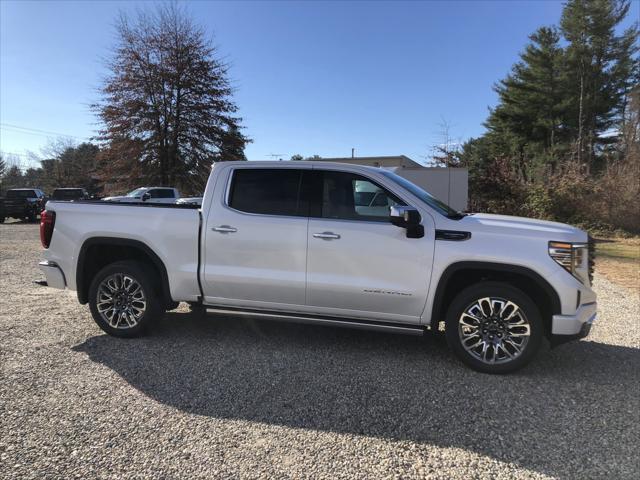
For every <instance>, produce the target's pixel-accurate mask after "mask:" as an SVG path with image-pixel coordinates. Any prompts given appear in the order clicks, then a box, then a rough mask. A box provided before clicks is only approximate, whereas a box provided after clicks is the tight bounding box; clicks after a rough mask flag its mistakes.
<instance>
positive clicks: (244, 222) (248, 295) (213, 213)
mask: <svg viewBox="0 0 640 480" xmlns="http://www.w3.org/2000/svg"><path fill="white" fill-rule="evenodd" d="M303 171H304V169H299V168H297V169H296V168H256V167H253V168H245V167H236V168H234V169H233V170H232V171H231V178H230V182H227V185H228V188H227V189H225V188H222V189H221V190H227V191H225V192H220V193H219V194H218V196H217V197H216V198H214V199H213V201H212V204H211V207H210V209H209V212H210V213H209V215H208V218H207V219H206V222H205V224H204V225H203V232H202V234H203V235H205V243H204V251H203V260H204V271H203V275H202V278H203V290H204V294H205V302H206V303H208V304H216V305H220V304H222V305H231V306H240V307H254V308H261V309H270V308H271V309H274V310H280V309H295V308H290V307H294V306H304V304H305V274H306V262H307V224H308V205H309V202H308V200H305V199H304V198H302V197H301V190H302V175H303ZM309 171H310V170H309ZM220 183H221V181H219V182H218V184H220ZM216 188H217V187H216Z"/></svg>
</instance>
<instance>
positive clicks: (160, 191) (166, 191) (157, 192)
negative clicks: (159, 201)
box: [147, 188, 175, 198]
mask: <svg viewBox="0 0 640 480" xmlns="http://www.w3.org/2000/svg"><path fill="white" fill-rule="evenodd" d="M147 193H148V194H149V197H151V198H175V194H174V192H173V189H172V188H152V189H151V190H149V191H148V192H147Z"/></svg>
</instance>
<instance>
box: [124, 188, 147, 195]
mask: <svg viewBox="0 0 640 480" xmlns="http://www.w3.org/2000/svg"><path fill="white" fill-rule="evenodd" d="M146 191H147V189H146V188H136V189H135V190H134V191H133V192H129V193H127V195H126V196H127V197H141V196H142V194H143V193H144V192H146Z"/></svg>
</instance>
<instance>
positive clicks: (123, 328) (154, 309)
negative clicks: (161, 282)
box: [89, 261, 165, 338]
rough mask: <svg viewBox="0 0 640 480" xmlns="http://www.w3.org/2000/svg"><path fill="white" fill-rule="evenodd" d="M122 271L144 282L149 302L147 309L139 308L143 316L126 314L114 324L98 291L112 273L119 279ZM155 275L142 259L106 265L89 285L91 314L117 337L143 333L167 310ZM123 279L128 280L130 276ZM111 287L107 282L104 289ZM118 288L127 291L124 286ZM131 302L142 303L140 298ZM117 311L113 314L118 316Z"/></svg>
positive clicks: (143, 290)
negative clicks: (101, 310)
mask: <svg viewBox="0 0 640 480" xmlns="http://www.w3.org/2000/svg"><path fill="white" fill-rule="evenodd" d="M118 275H121V276H125V277H127V278H129V279H132V280H133V281H135V282H137V284H138V285H139V286H140V290H141V291H142V295H143V297H142V299H143V301H144V302H145V305H144V309H140V308H136V309H135V311H136V312H137V313H140V310H143V311H142V314H141V315H140V316H139V317H137V318H135V319H134V318H133V317H132V316H131V315H129V316H127V315H125V316H124V317H125V320H124V323H123V321H120V320H114V323H115V324H116V325H115V326H114V325H113V324H110V323H109V320H108V318H107V317H108V314H107V313H106V311H105V312H104V315H103V313H101V312H100V311H99V308H98V294H99V289H100V286H101V284H102V283H103V282H104V281H106V280H107V279H109V278H110V277H111V279H114V276H116V277H115V278H116V279H117V278H118V277H117V276H118ZM153 278H154V277H153V275H151V274H150V272H149V271H148V269H147V268H146V267H145V265H144V264H142V263H139V262H133V261H122V262H115V263H112V264H110V265H107V266H106V267H104V268H103V269H102V270H100V271H99V272H98V274H97V275H96V276H95V277H94V278H93V280H92V281H91V286H90V287H89V308H90V309H91V315H92V316H93V319H94V321H95V322H96V323H97V324H98V326H99V327H100V328H101V329H102V330H103V331H104V332H106V333H108V334H109V335H112V336H114V337H122V338H131V337H138V336H141V335H142V334H143V333H144V332H145V330H146V329H147V327H148V326H149V324H150V323H152V322H153V321H154V320H155V319H158V318H160V317H161V316H162V314H163V312H164V305H165V302H163V301H162V300H161V299H160V297H159V296H158V294H157V286H156V284H155V283H154V281H153ZM123 283H126V280H125V281H124V282H123ZM107 288H108V287H106V285H105V289H104V290H103V291H104V292H106V291H107ZM118 291H120V292H124V290H123V289H120V290H118ZM103 299H104V297H103ZM112 304H113V303H112ZM131 304H137V305H138V306H140V303H139V300H138V303H137V302H136V300H133V301H131V302H129V305H131ZM107 305H109V303H107ZM107 311H109V312H115V310H112V309H107ZM115 315H116V314H115V313H113V314H112V316H113V317H115ZM129 319H131V320H132V322H131V323H133V325H131V326H129V323H130V322H129ZM125 323H126V324H125Z"/></svg>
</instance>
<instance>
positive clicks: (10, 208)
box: [0, 188, 47, 223]
mask: <svg viewBox="0 0 640 480" xmlns="http://www.w3.org/2000/svg"><path fill="white" fill-rule="evenodd" d="M45 203H47V197H46V196H45V194H44V192H43V191H42V190H40V189H38V188H13V189H11V190H7V193H6V195H5V197H4V199H2V200H0V223H2V222H4V219H5V217H10V218H24V219H26V220H28V221H30V222H36V221H37V220H38V215H40V212H42V210H43V209H44V205H45Z"/></svg>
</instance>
